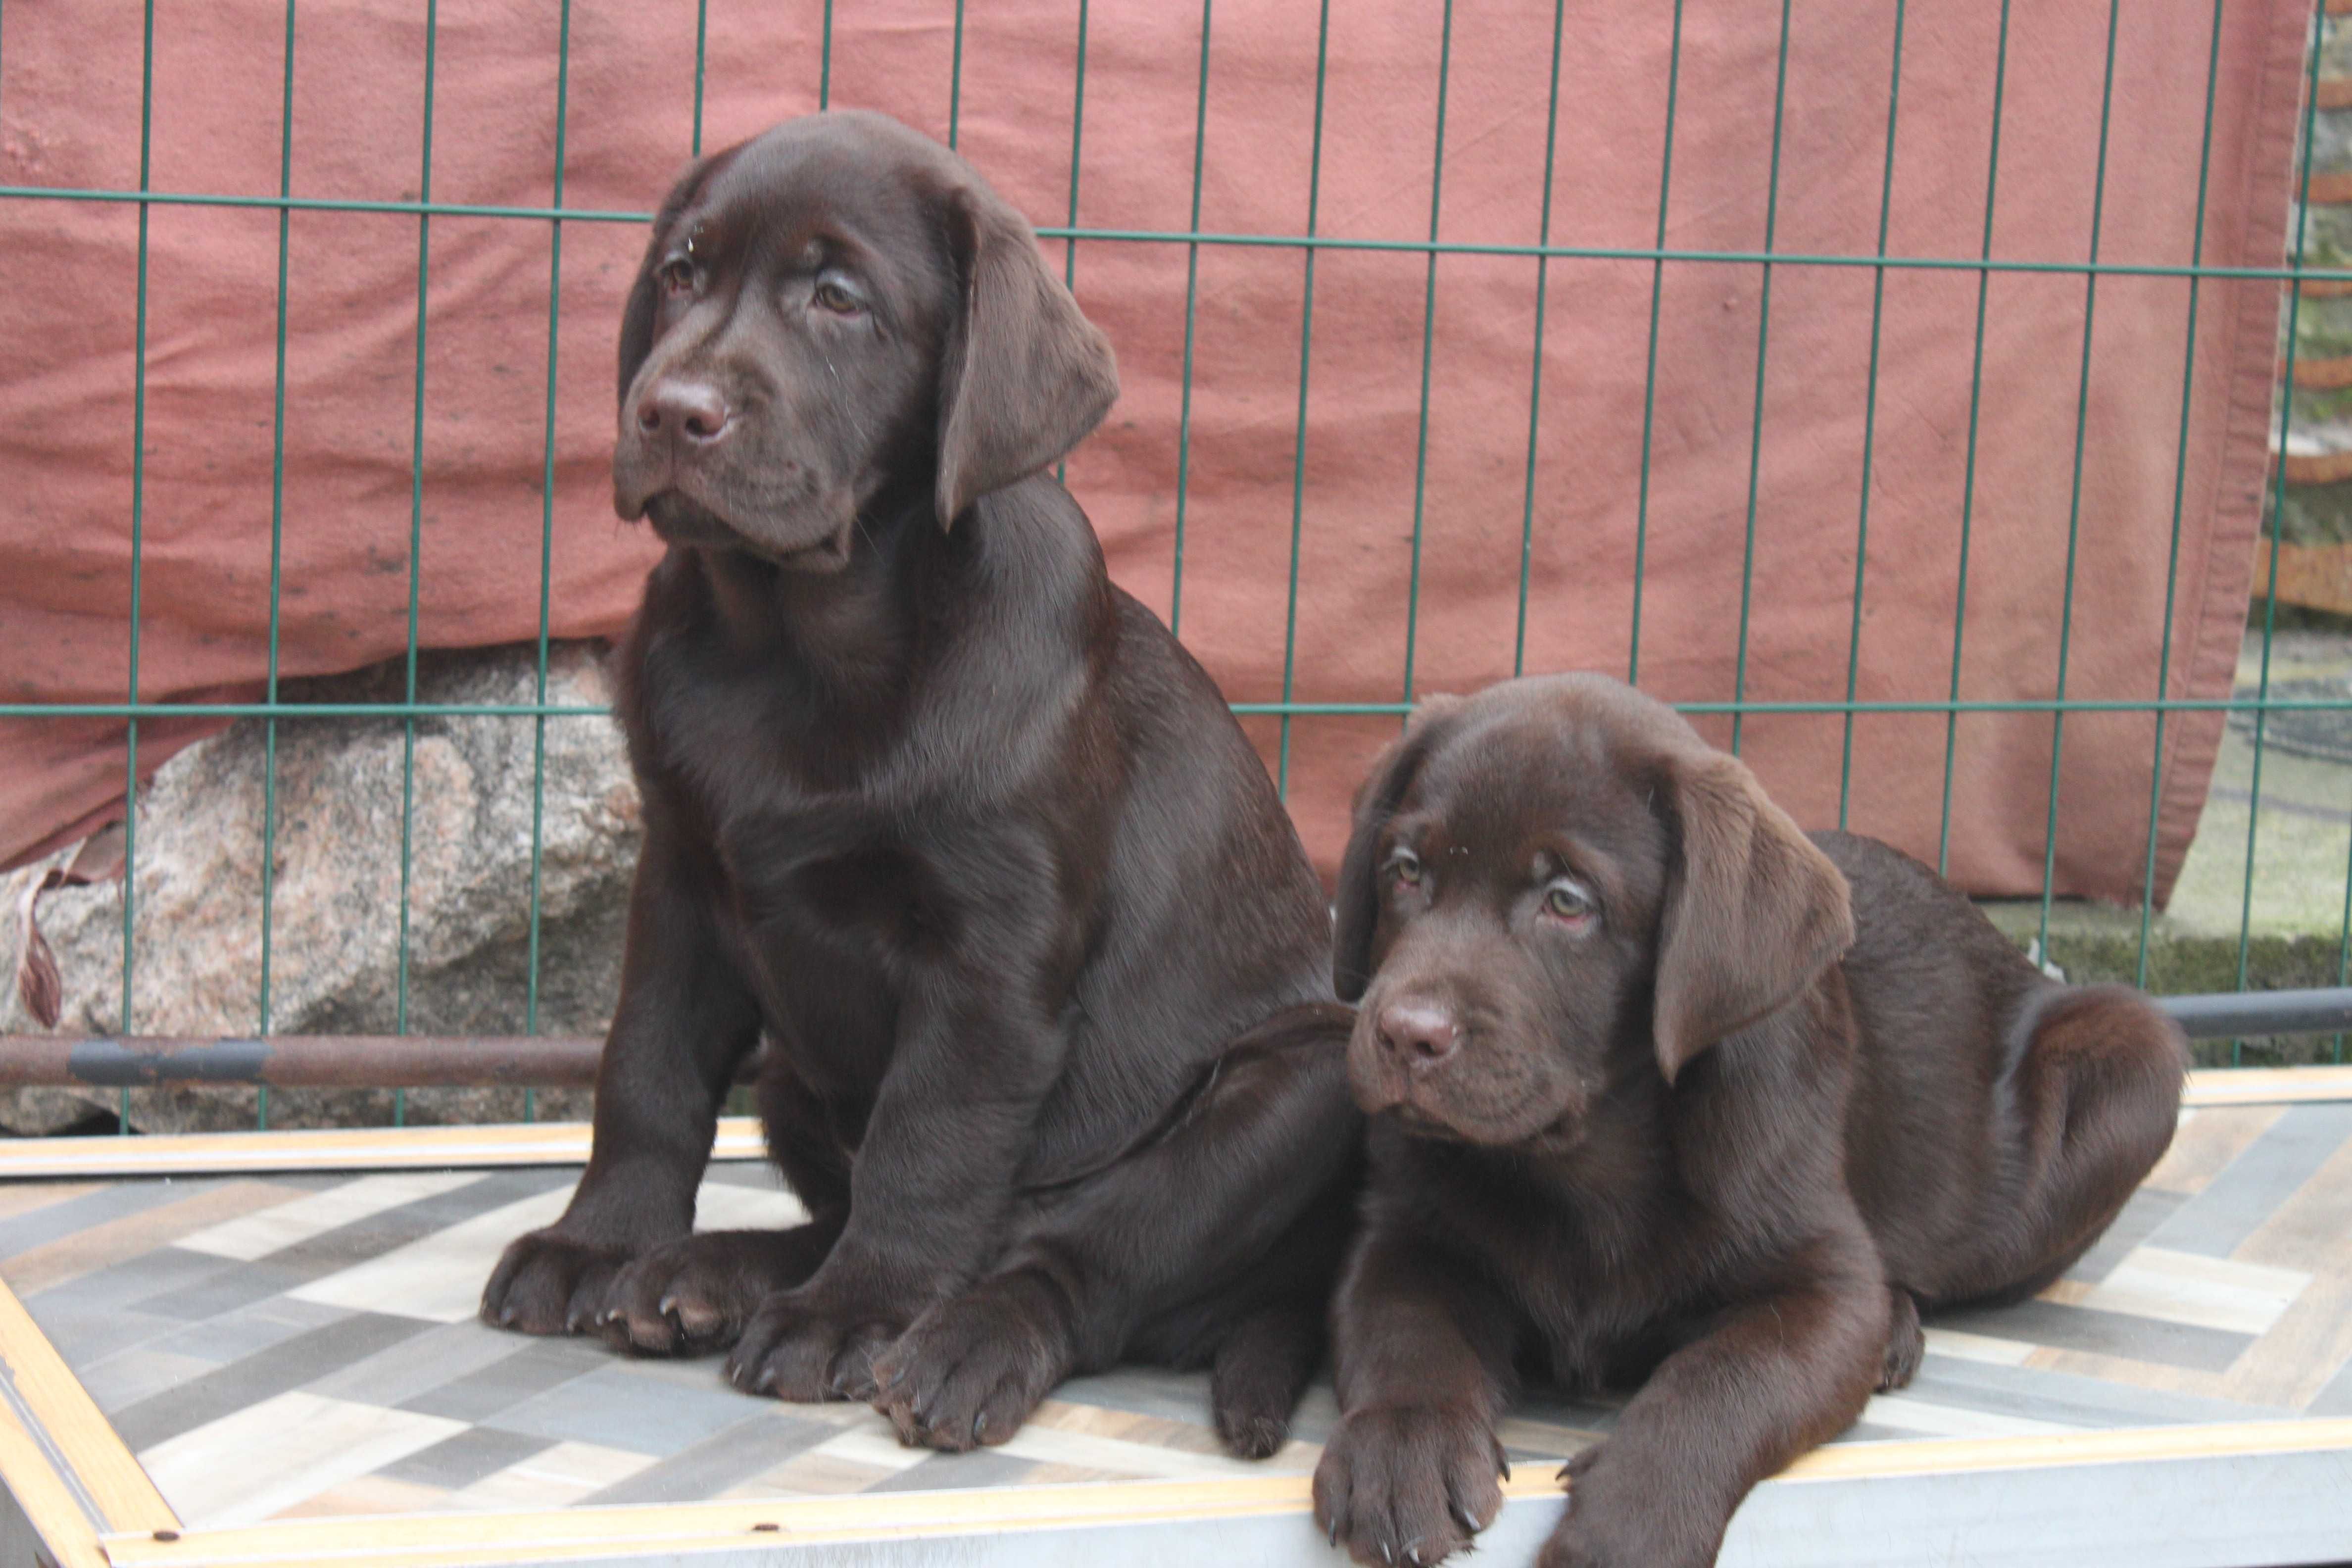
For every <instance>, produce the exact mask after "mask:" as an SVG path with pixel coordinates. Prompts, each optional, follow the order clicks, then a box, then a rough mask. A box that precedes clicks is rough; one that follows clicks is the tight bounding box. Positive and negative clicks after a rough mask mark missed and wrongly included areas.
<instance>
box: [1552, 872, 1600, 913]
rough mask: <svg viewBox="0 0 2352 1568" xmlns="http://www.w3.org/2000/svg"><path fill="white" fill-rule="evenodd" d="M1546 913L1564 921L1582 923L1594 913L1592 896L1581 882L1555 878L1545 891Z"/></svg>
mask: <svg viewBox="0 0 2352 1568" xmlns="http://www.w3.org/2000/svg"><path fill="white" fill-rule="evenodd" d="M1544 912H1545V913H1546V914H1548V915H1554V916H1557V917H1558V918H1559V919H1560V920H1564V921H1582V920H1585V919H1587V918H1589V917H1590V916H1591V914H1592V913H1593V912H1594V907H1593V902H1592V895H1591V894H1590V893H1588V892H1586V891H1585V890H1584V886H1583V884H1582V883H1580V882H1576V881H1571V880H1570V879H1568V878H1566V877H1559V878H1555V879H1553V881H1552V883H1551V885H1550V886H1549V887H1548V888H1546V889H1544Z"/></svg>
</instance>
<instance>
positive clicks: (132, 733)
mask: <svg viewBox="0 0 2352 1568" xmlns="http://www.w3.org/2000/svg"><path fill="white" fill-rule="evenodd" d="M154 174H155V0H144V4H143V5H141V7H140V16H139V194H140V195H142V196H144V195H146V194H147V193H148V192H149V191H150V190H152V188H153V185H154ZM151 217H152V208H151V207H150V206H149V205H148V204H147V203H146V202H145V201H143V200H142V202H141V203H140V204H139V257H138V288H139V300H138V307H137V309H138V315H137V318H136V321H135V324H134V325H133V327H132V329H131V637H130V667H131V678H130V687H131V689H130V701H131V704H132V706H133V707H134V709H135V708H136V706H137V704H138V701H139V624H140V603H139V598H140V587H141V584H142V583H143V582H144V580H145V573H144V567H145V565H146V542H147V272H148V266H147V263H148V256H149V249H148V243H147V240H148V226H149V221H150V218H151ZM138 921H139V715H138V714H137V712H135V711H134V712H132V713H131V714H130V715H129V716H128V717H127V719H126V720H125V721H124V725H123V750H122V1032H123V1033H124V1034H126V1035H128V1034H131V1033H132V1032H133V1031H134V1030H135V1029H136V1028H137V1024H136V1023H135V1022H134V1015H133V1013H132V1010H131V1000H132V996H133V980H132V976H133V974H134V973H135V972H136V970H137V966H138V965H137V960H138V950H137V948H136V946H135V945H134V943H133V941H132V938H133V936H134V935H135V933H136V931H137V929H138ZM115 1131H117V1132H120V1133H122V1134H125V1135H126V1136H127V1135H128V1134H129V1133H130V1131H131V1090H130V1089H127V1088H126V1089H121V1090H119V1091H117V1093H116V1097H115Z"/></svg>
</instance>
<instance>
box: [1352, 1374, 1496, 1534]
mask: <svg viewBox="0 0 2352 1568" xmlns="http://www.w3.org/2000/svg"><path fill="white" fill-rule="evenodd" d="M1510 1473H1511V1466H1510V1461H1509V1460H1507V1458H1504V1457H1503V1446H1502V1444H1500V1443H1499V1442H1497V1441H1496V1438H1495V1429H1494V1427H1493V1426H1491V1425H1489V1424H1488V1422H1487V1421H1486V1418H1485V1417H1484V1416H1482V1415H1478V1414H1477V1413H1476V1412H1475V1411H1472V1410H1462V1409H1456V1408H1452V1407H1447V1406H1440V1405H1400V1406H1391V1407H1387V1408H1376V1409H1370V1410H1358V1411H1355V1412H1353V1413H1351V1414H1349V1415H1348V1416H1347V1417H1345V1418H1344V1419H1343V1420H1341V1421H1340V1423H1339V1427H1338V1429H1337V1430H1336V1431H1334V1432H1333V1433H1332V1434H1331V1439H1330V1441H1329V1442H1328V1443H1326V1444H1325V1445H1324V1446H1323V1462H1322V1463H1321V1464H1319V1465H1318V1466H1317V1467H1316V1468H1315V1520H1316V1522H1317V1523H1318V1524H1319V1525H1321V1526H1322V1527H1323V1530H1324V1531H1325V1533H1326V1534H1328V1536H1329V1537H1330V1539H1331V1540H1332V1541H1333V1542H1346V1543H1347V1547H1348V1553H1349V1556H1351V1557H1353V1558H1354V1559H1355V1560H1356V1561H1357V1562H1359V1563H1366V1564H1369V1565H1378V1568H1390V1565H1391V1564H1394V1563H1407V1564H1412V1565H1414V1568H1424V1565H1426V1564H1428V1563H1436V1562H1439V1561H1441V1560H1442V1559H1444V1558H1445V1557H1447V1556H1450V1555H1451V1554H1453V1553H1454V1552H1458V1551H1460V1550H1461V1549H1462V1548H1463V1547H1465V1546H1467V1545H1469V1544H1470V1538H1471V1537H1472V1536H1474V1535H1475V1534H1477V1533H1478V1531H1482V1530H1484V1529H1486V1526H1487V1525H1489V1524H1491V1523H1493V1522H1494V1520H1495V1513H1496V1510H1498V1509H1500V1508H1501V1507H1502V1506H1503V1489H1502V1487H1501V1486H1500V1485H1499V1484H1497V1480H1496V1478H1497V1477H1498V1476H1500V1477H1507V1476H1509V1474H1510Z"/></svg>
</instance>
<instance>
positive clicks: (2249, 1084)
mask: <svg viewBox="0 0 2352 1568" xmlns="http://www.w3.org/2000/svg"><path fill="white" fill-rule="evenodd" d="M2308 1100H2352V1066H2345V1067H2309V1068H2208V1069H2206V1070H2203V1071H2200V1072H2192V1073H2190V1074H2189V1087H2188V1089H2187V1091H2186V1092H2184V1093H2183V1094H2182V1095H2181V1097H2180V1103H2181V1104H2183V1105H2188V1106H2195V1107H2198V1108H2200V1109H2206V1108H2211V1107H2216V1106H2224V1105H2292V1104H2299V1103H2302V1102H2305V1101H2308Z"/></svg>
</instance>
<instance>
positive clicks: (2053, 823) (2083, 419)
mask: <svg viewBox="0 0 2352 1568" xmlns="http://www.w3.org/2000/svg"><path fill="white" fill-rule="evenodd" d="M2122 16H2123V0H2107V58H2106V66H2105V70H2104V71H2103V73H2102V75H2101V77H2100V82H2099V153H2098V162H2097V164H2096V166H2095V174H2093V176H2092V181H2091V247H2090V256H2089V258H2088V260H2089V262H2090V264H2091V266H2093V267H2096V266H2098V264H2099V237H2100V231H2101V225H2102V223H2103V221H2104V220H2105V216H2106V203H2107V127H2108V122H2109V119H2110V111H2111V110H2113V109H2114V107H2115V94H2116V28H2117V25H2118V24H2119V23H2120V22H2121V20H2122ZM2098 309H2099V275H2098V274H2097V273H2096V272H2092V273H2090V274H2088V275H2087V276H2086V277H2084V279H2083V371H2082V376H2081V379H2080V381H2079V382H2078V383H2077V384H2076V388H2075V393H2074V478H2073V479H2072V480H2071V482H2070V488H2069V493H2068V497H2067V501H2066V574H2065V584H2064V586H2063V588H2062V589H2061V590H2060V598H2059V602H2058V679H2057V687H2056V689H2055V690H2054V691H2053V693H2052V695H2053V698H2054V699H2055V700H2057V701H2058V702H2059V703H2060V704H2061V706H2060V707H2058V708H2057V709H2055V710H2053V711H2052V713H2051V715H2050V805H2049V815H2048V816H2047V817H2046V818H2045V819H2044V822H2043V825H2042V915H2041V921H2040V923H2039V926H2038V928H2037V929H2036V931H2035V933H2034V939H2033V942H2034V956H2035V958H2036V959H2037V960H2038V961H2039V962H2041V963H2048V962H2049V960H2050V895H2051V891H2052V889H2053V878H2054V876H2055V874H2056V871H2057V867H2058V775H2059V768H2060V766H2061V764H2062V763H2063V760H2064V756H2065V751H2066V710H2065V708H2064V706H2063V704H2064V702H2065V700H2066V658H2067V655H2068V654H2069V653H2071V652H2072V651H2073V648H2074V566H2075V563H2076V561H2077V559H2078V557H2079V555H2080V546H2081V543H2082V535H2083V447H2084V438H2085V437H2086V436H2087V435H2088V433H2089V430H2090V424H2091V345H2092V342H2093V330H2094V329H2095V326H2096V325H2097V321H2098Z"/></svg>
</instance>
